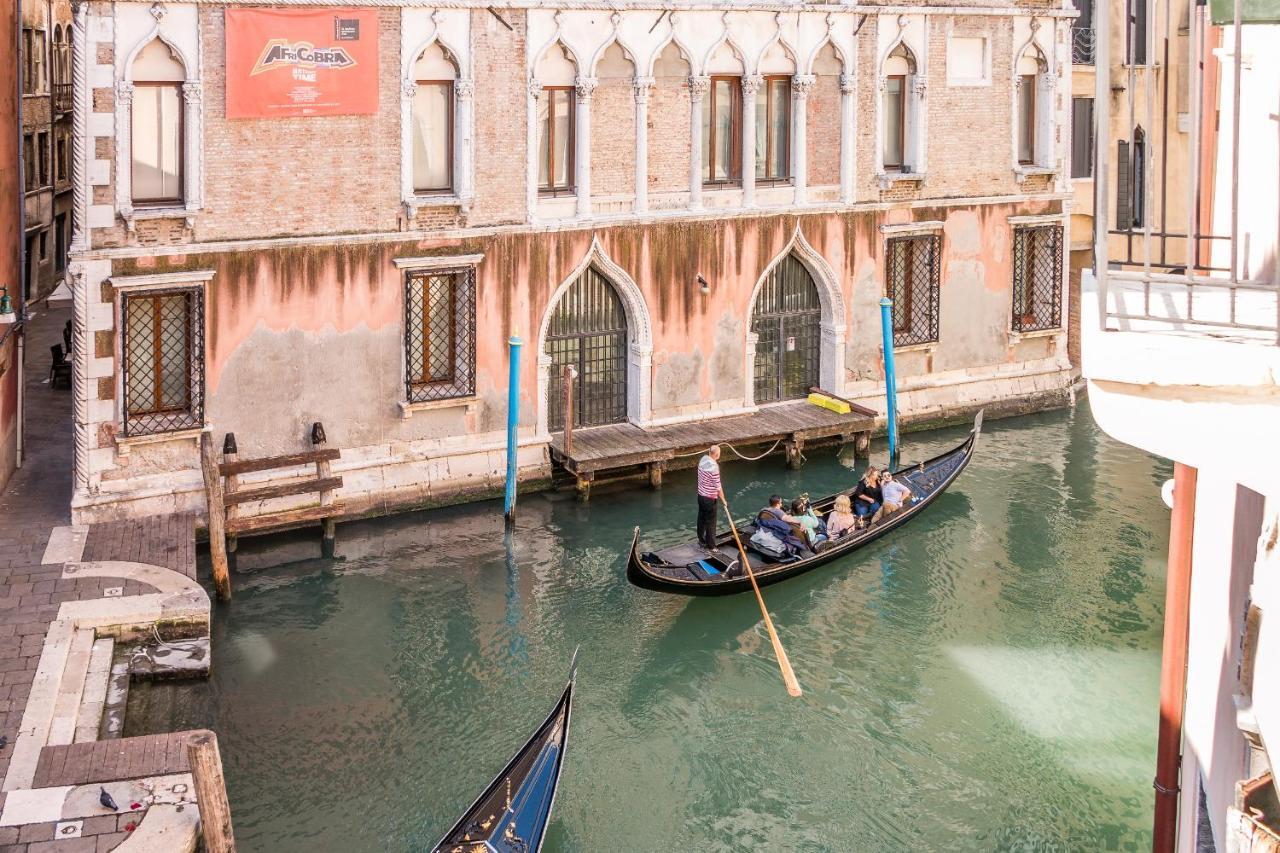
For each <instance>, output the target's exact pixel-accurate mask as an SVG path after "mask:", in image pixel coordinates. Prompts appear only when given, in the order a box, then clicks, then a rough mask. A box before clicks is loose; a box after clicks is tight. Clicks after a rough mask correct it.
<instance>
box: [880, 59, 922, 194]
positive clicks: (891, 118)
mask: <svg viewBox="0 0 1280 853" xmlns="http://www.w3.org/2000/svg"><path fill="white" fill-rule="evenodd" d="M915 73H916V60H915V56H914V55H913V54H912V53H911V50H910V48H908V47H907V46H906V45H905V44H903V43H899V44H898V46H897V47H895V48H894V49H893V51H892V52H891V53H890V54H889V55H888V57H886V58H885V63H884V69H883V77H884V85H883V94H882V96H881V106H880V108H881V115H882V119H883V125H882V131H881V132H882V136H881V165H882V166H883V168H884V169H885V171H892V172H909V171H911V167H912V163H911V157H910V154H909V148H908V141H909V140H910V138H911V135H912V127H911V122H912V115H911V113H912V109H911V99H910V90H911V84H912V82H913V78H914V77H915Z"/></svg>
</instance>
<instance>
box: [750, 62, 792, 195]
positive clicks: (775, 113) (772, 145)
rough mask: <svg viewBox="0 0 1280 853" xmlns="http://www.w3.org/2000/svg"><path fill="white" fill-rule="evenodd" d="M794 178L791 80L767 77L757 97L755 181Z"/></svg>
mask: <svg viewBox="0 0 1280 853" xmlns="http://www.w3.org/2000/svg"><path fill="white" fill-rule="evenodd" d="M789 177H791V78H790V77H784V76H772V75H771V76H768V77H765V78H764V84H763V85H762V86H761V87H760V90H759V91H758V92H757V93H756V179H757V180H761V181H785V180H786V179H787V178H789Z"/></svg>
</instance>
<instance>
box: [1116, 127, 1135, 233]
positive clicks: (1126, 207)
mask: <svg viewBox="0 0 1280 853" xmlns="http://www.w3.org/2000/svg"><path fill="white" fill-rule="evenodd" d="M1132 226H1133V171H1132V170H1131V169H1130V168H1129V143H1128V142H1127V141H1126V140H1123V139H1121V140H1120V141H1119V142H1118V143H1116V228H1119V229H1122V230H1128V229H1129V228H1131V227H1132Z"/></svg>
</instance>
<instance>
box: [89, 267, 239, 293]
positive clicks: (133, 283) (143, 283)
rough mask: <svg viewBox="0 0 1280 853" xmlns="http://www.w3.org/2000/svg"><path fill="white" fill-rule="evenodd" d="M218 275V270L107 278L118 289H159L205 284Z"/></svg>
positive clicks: (131, 290) (133, 290)
mask: <svg viewBox="0 0 1280 853" xmlns="http://www.w3.org/2000/svg"><path fill="white" fill-rule="evenodd" d="M215 275H217V271H216V270H190V271H188V272H167V273H156V274H155V275H113V276H110V277H109V278H108V279H107V280H108V281H110V282H111V286H112V287H114V288H115V289H116V290H117V291H121V290H126V291H130V292H136V291H144V290H159V289H162V288H166V287H175V286H178V287H181V286H184V285H197V284H204V283H205V282H207V281H209V280H210V279H212V278H213V277H214V276H215Z"/></svg>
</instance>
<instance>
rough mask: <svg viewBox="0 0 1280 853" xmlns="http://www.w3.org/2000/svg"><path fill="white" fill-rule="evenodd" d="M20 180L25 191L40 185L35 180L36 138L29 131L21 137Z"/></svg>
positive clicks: (32, 189) (30, 190)
mask: <svg viewBox="0 0 1280 853" xmlns="http://www.w3.org/2000/svg"><path fill="white" fill-rule="evenodd" d="M22 180H23V185H24V187H25V189H26V191H27V192H32V191H34V190H35V189H36V188H37V187H38V186H40V184H39V182H38V181H37V180H36V138H35V137H34V136H33V135H31V134H30V133H28V134H25V135H24V136H23V137H22Z"/></svg>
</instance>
